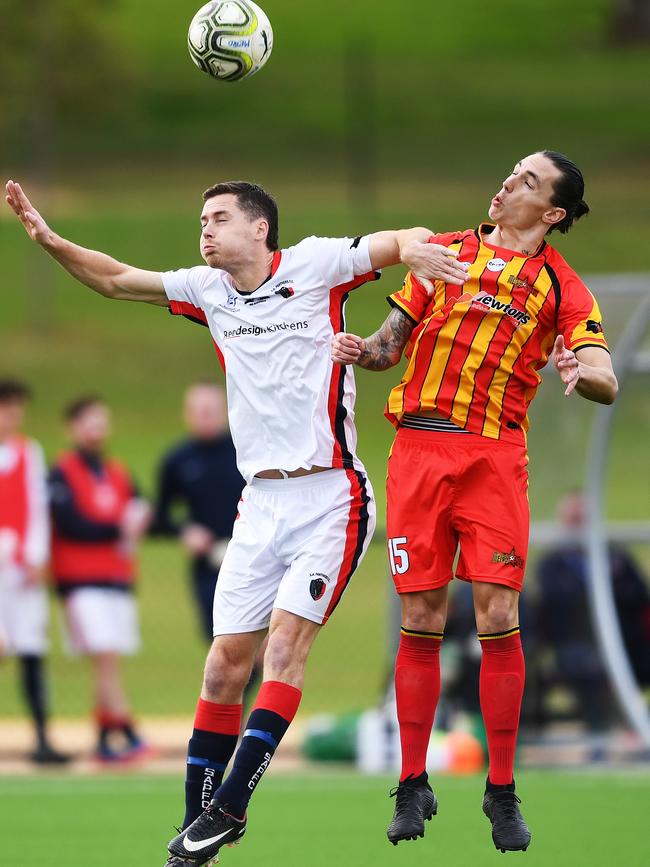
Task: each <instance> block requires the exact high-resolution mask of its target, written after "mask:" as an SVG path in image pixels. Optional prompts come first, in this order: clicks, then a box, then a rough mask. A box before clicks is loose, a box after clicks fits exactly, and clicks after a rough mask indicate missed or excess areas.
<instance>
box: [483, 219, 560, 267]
mask: <svg viewBox="0 0 650 867" xmlns="http://www.w3.org/2000/svg"><path fill="white" fill-rule="evenodd" d="M494 229H496V224H495V223H481V224H480V226H479V227H478V229H475V230H474V233H475V235H476V237H477V238H478V239H479V241H480V243H481V244H482V245H483V246H484V247H487V248H488V250H493V251H494V252H495V253H500V254H505V255H506V256H508V257H512V256H515V257H516V258H518V259H534V258H535V256H539V255H540V253H542V252H543V250H544V248H545V247H546V241H542V243H541V244H540V245H539V247H538V248H537V249H536V250H535V252H534V253H531V254H530V255H529V256H526V255H525V254H524V253H522V252H521V250H509V249H508V248H507V247H497V245H496V244H490V243H488V241H486V240H485V238H486V236H487V237H489V236H490V234H491V233H492V231H493V230H494Z"/></svg>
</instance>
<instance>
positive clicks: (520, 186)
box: [488, 154, 566, 231]
mask: <svg viewBox="0 0 650 867" xmlns="http://www.w3.org/2000/svg"><path fill="white" fill-rule="evenodd" d="M559 177H560V170H559V169H558V168H557V167H556V166H555V165H554V164H553V163H552V162H551V160H549V159H548V157H545V156H544V155H543V154H531V155H530V156H527V157H524V159H523V160H520V162H518V163H517V165H516V166H515V167H514V168H513V170H512V172H511V173H510V174H509V175H508V177H507V178H506V179H505V180H504V181H503V183H502V185H501V189H500V190H499V192H498V193H497V195H496V196H495V197H494V198H493V199H492V202H491V203H490V209H489V211H488V213H489V215H490V219H491V220H494V222H495V223H498V225H499V226H503V227H506V228H510V229H514V230H517V231H525V230H527V229H532V228H534V227H535V226H538V225H543V226H545V227H546V228H547V229H548V227H549V226H550V225H552V224H553V223H556V222H558V221H559V220H561V219H562V218H563V217H564V216H565V214H566V211H565V210H564V209H563V208H556V207H555V206H554V205H552V204H551V199H552V198H553V184H554V183H555V181H556V180H558V179H559Z"/></svg>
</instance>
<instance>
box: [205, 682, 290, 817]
mask: <svg viewBox="0 0 650 867" xmlns="http://www.w3.org/2000/svg"><path fill="white" fill-rule="evenodd" d="M301 697H302V692H301V691H300V690H299V689H297V688H296V687H295V686H290V685H289V684H288V683H280V681H277V680H267V681H264V683H263V684H262V686H261V688H260V691H259V694H258V696H257V699H256V701H255V705H254V707H253V710H252V711H251V715H250V716H249V718H248V722H247V723H246V728H245V730H244V734H243V737H242V741H241V744H240V745H239V749H238V750H237V753H236V755H235V761H234V763H233V767H232V770H231V772H230V774H229V775H228V778H227V779H226V780H225V781H224V782H223V783H222V784H221V786H220V787H219V788H218V789H217V791H216V792H215V795H214V800H215V801H217V802H218V803H219V804H221V805H222V806H224V807H225V808H226V809H227V811H228V812H229V813H232V815H233V816H235V817H236V818H238V819H241V818H243V817H244V815H245V813H246V807H247V806H248V802H249V800H250V797H251V795H252V794H253V791H254V790H255V787H256V786H257V784H258V783H259V781H260V779H261V778H262V775H263V773H264V771H266V769H267V768H268V766H269V764H270V762H271V759H272V758H273V754H274V753H275V750H276V748H277V746H278V744H279V743H280V741H281V740H282V738H283V736H284V734H285V732H286V730H287V729H288V728H289V725H290V723H291V721H292V720H293V718H294V716H295V715H296V711H297V710H298V705H299V704H300V699H301Z"/></svg>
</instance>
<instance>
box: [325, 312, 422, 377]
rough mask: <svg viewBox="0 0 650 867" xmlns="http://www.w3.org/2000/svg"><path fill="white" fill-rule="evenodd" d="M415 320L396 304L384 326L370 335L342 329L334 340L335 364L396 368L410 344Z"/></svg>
mask: <svg viewBox="0 0 650 867" xmlns="http://www.w3.org/2000/svg"><path fill="white" fill-rule="evenodd" d="M414 328H415V322H414V321H413V320H412V319H411V318H410V317H409V316H407V315H406V313H404V311H403V310H400V308H399V307H394V308H393V309H392V310H391V312H390V313H389V314H388V316H387V317H386V320H385V321H384V323H383V325H381V327H380V328H379V329H378V330H377V331H375V333H374V334H371V335H370V337H366V338H363V337H358V336H357V335H356V334H348V333H346V332H341V333H340V334H336V335H335V337H334V340H333V342H332V361H334V362H335V364H357V365H358V366H359V367H365V368H366V370H388V368H389V367H394V366H395V365H396V364H397V363H398V361H399V360H400V358H401V357H402V352H403V351H404V347H405V346H406V344H407V342H408V339H409V337H410V336H411V332H412V331H413V329H414Z"/></svg>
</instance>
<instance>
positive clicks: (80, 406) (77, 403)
mask: <svg viewBox="0 0 650 867" xmlns="http://www.w3.org/2000/svg"><path fill="white" fill-rule="evenodd" d="M91 406H105V403H104V401H103V400H102V399H101V397H99V396H98V395H96V394H85V395H84V396H83V397H78V398H76V400H73V401H71V402H70V403H69V404H68V405H67V406H66V408H65V409H64V410H63V417H64V419H65V420H66V421H74V420H75V419H77V418H79V416H80V415H83V414H84V413H85V411H86V410H87V409H90V407H91Z"/></svg>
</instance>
